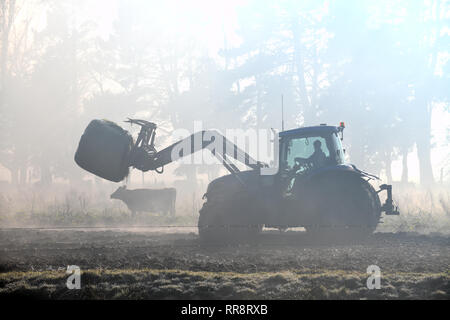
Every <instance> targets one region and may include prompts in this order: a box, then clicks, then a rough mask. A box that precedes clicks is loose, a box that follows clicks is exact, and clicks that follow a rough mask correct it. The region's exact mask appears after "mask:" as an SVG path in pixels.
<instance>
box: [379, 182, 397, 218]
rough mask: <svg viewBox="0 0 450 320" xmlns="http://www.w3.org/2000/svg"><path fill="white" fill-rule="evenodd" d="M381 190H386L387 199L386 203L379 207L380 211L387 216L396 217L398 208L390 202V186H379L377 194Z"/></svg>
mask: <svg viewBox="0 0 450 320" xmlns="http://www.w3.org/2000/svg"><path fill="white" fill-rule="evenodd" d="M383 190H386V192H387V199H386V202H385V203H384V204H383V205H382V206H381V211H384V212H385V213H386V214H387V215H392V216H398V215H399V214H400V212H399V211H398V207H397V206H394V203H393V201H392V185H390V184H382V185H381V186H380V190H378V191H377V193H380V192H381V191H383Z"/></svg>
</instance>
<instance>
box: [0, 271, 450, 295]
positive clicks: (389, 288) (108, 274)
mask: <svg viewBox="0 0 450 320" xmlns="http://www.w3.org/2000/svg"><path fill="white" fill-rule="evenodd" d="M66 277H67V275H66V274H65V272H64V271H43V272H8V273H1V274H0V284H1V286H0V296H3V297H5V296H7V297H8V296H9V297H11V296H14V295H16V296H22V297H23V296H25V297H33V298H41V299H73V298H75V299H79V298H81V299H308V300H310V299H312V300H314V299H418V298H420V299H449V298H450V293H449V291H448V289H449V285H450V274H448V273H436V274H430V273H426V274H425V273H395V274H383V275H382V282H381V289H378V290H369V289H368V288H367V286H366V281H367V277H368V275H367V274H363V273H357V272H348V271H341V270H311V271H310V272H305V270H302V271H301V272H297V271H296V270H291V271H283V272H261V273H250V274H247V273H246V274H242V273H235V272H205V271H202V272H194V271H184V270H155V269H140V270H134V269H126V270H86V271H84V272H82V274H81V287H82V288H81V290H68V289H67V288H66V287H65V281H66Z"/></svg>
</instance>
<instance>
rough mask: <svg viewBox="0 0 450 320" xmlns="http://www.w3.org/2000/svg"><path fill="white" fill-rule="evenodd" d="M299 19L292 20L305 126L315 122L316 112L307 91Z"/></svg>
mask: <svg viewBox="0 0 450 320" xmlns="http://www.w3.org/2000/svg"><path fill="white" fill-rule="evenodd" d="M297 19H298V18H297V17H294V18H293V19H292V35H293V41H294V67H295V69H294V70H295V71H296V74H297V77H298V93H299V98H300V109H301V111H303V117H304V124H308V123H312V122H314V119H313V118H314V112H313V110H312V109H311V103H310V101H309V98H308V91H307V90H306V82H305V70H304V65H303V64H304V57H303V55H302V49H301V38H300V25H299V23H298V21H297Z"/></svg>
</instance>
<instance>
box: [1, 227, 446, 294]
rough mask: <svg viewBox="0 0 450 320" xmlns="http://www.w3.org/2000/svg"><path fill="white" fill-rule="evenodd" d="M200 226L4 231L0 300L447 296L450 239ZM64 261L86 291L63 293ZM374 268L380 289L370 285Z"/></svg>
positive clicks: (433, 235) (2, 238)
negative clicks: (225, 233)
mask: <svg viewBox="0 0 450 320" xmlns="http://www.w3.org/2000/svg"><path fill="white" fill-rule="evenodd" d="M196 232H197V230H196V228H179V229H176V228H160V229H152V228H150V229H135V230H130V229H111V230H108V229H84V230H73V229H67V230H64V229H55V230H44V229H15V230H11V229H4V230H0V296H1V297H2V298H11V297H24V296H26V297H31V298H43V299H73V298H76V299H79V298H82V299H450V237H448V236H443V235H439V234H431V235H419V234H414V233H375V234H374V235H373V236H371V237H370V238H369V239H367V240H365V241H363V242H357V243H355V242H341V243H325V242H324V243H317V242H315V241H312V239H309V237H308V235H307V234H306V233H305V232H293V231H288V232H285V233H279V232H278V231H265V232H264V233H263V234H262V235H260V237H259V239H258V241H257V242H256V244H252V245H248V244H247V245H238V246H236V245H235V246H204V245H201V244H200V242H199V240H198V235H197V233H196ZM68 265H77V266H79V267H80V269H81V289H80V290H69V289H67V287H66V280H67V278H68V276H69V275H68V274H66V269H67V266H68ZM369 265H376V266H378V267H379V268H380V270H381V283H380V284H381V288H380V289H372V290H370V289H368V288H367V279H368V277H369V276H370V275H369V274H368V273H367V268H368V266H369Z"/></svg>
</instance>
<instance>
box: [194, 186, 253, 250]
mask: <svg viewBox="0 0 450 320" xmlns="http://www.w3.org/2000/svg"><path fill="white" fill-rule="evenodd" d="M254 213H255V210H254V208H252V206H251V204H250V201H249V199H248V198H247V197H245V196H244V197H243V196H242V194H234V195H233V196H228V197H224V196H223V195H222V196H219V195H217V196H215V197H214V196H212V195H210V196H208V198H207V201H206V202H205V203H204V204H203V207H202V208H201V209H200V217H199V220H198V232H199V236H200V241H201V242H202V243H203V244H215V245H220V244H237V243H245V242H251V241H253V240H255V239H256V237H257V235H258V234H259V233H260V232H261V231H262V225H260V224H257V223H255V219H254V217H255V215H254Z"/></svg>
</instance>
